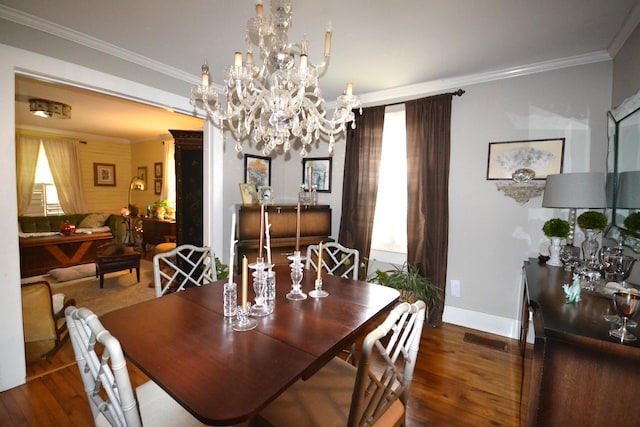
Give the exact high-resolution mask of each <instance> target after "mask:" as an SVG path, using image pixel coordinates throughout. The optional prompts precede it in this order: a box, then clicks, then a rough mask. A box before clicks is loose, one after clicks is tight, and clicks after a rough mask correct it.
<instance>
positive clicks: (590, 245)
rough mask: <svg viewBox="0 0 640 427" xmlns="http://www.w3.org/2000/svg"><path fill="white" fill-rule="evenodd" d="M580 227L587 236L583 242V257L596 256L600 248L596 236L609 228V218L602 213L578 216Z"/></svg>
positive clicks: (590, 212) (592, 212)
mask: <svg viewBox="0 0 640 427" xmlns="http://www.w3.org/2000/svg"><path fill="white" fill-rule="evenodd" d="M578 225H579V226H580V228H581V229H582V231H583V232H584V236H585V239H584V241H583V242H582V256H583V257H584V258H585V259H588V258H591V257H594V256H596V254H597V252H598V247H599V246H600V244H599V243H598V241H597V240H596V235H597V234H598V233H599V232H601V231H602V230H604V229H605V227H606V226H607V216H606V215H605V214H603V213H601V212H596V211H586V212H583V213H582V214H580V216H578Z"/></svg>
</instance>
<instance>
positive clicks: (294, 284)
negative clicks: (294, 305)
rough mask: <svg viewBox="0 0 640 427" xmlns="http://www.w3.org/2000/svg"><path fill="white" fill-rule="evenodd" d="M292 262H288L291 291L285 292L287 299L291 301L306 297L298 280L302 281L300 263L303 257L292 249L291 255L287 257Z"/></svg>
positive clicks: (301, 265)
mask: <svg viewBox="0 0 640 427" xmlns="http://www.w3.org/2000/svg"><path fill="white" fill-rule="evenodd" d="M287 258H289V259H290V260H291V261H292V262H291V264H289V266H290V267H291V292H289V293H288V294H287V299H288V300H291V301H301V300H305V299H307V294H305V293H304V292H302V290H301V289H300V282H302V269H303V268H304V265H303V264H302V260H303V257H301V256H300V251H294V252H293V255H291V256H289V257H287Z"/></svg>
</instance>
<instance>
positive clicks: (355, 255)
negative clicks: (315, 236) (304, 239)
mask: <svg viewBox="0 0 640 427" xmlns="http://www.w3.org/2000/svg"><path fill="white" fill-rule="evenodd" d="M318 252H319V245H309V246H307V264H306V266H305V267H306V269H307V270H310V269H313V271H318ZM359 265H360V252H359V251H358V250H357V249H351V248H347V247H344V246H342V245H341V244H340V243H336V242H326V243H323V244H322V270H323V271H325V272H326V273H328V274H332V275H337V276H340V277H346V278H350V279H353V280H358V269H359Z"/></svg>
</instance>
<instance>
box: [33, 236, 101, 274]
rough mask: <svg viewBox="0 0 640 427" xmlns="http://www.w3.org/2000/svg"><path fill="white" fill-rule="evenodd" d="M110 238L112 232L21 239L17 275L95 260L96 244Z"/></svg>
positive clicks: (98, 244) (41, 272)
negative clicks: (18, 273)
mask: <svg viewBox="0 0 640 427" xmlns="http://www.w3.org/2000/svg"><path fill="white" fill-rule="evenodd" d="M112 240H113V235H112V234H111V233H94V234H84V233H76V234H72V235H70V236H62V235H61V236H51V237H29V238H22V239H20V277H31V276H39V275H41V274H45V273H46V272H47V271H49V270H51V269H54V268H60V267H71V266H73V265H78V264H88V263H90V262H94V261H95V259H96V251H97V249H98V247H99V246H101V245H103V244H105V243H109V242H111V241H112Z"/></svg>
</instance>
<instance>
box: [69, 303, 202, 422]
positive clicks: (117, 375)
mask: <svg viewBox="0 0 640 427" xmlns="http://www.w3.org/2000/svg"><path fill="white" fill-rule="evenodd" d="M65 316H66V319H67V327H68V329H69V336H70V337H71V342H72V345H73V352H74V353H75V356H76V362H77V364H78V369H79V370H80V376H81V377H82V383H83V384H84V390H85V392H86V393H87V398H88V400H89V406H90V407H91V413H92V415H93V419H94V423H95V425H96V426H108V425H111V426H126V427H137V426H142V425H147V426H178V425H179V426H202V425H205V424H202V423H201V422H200V421H198V420H197V419H196V418H194V417H193V416H192V415H191V414H189V413H188V412H187V411H186V410H185V409H184V408H183V407H182V406H180V404H178V402H176V401H175V400H173V399H172V398H171V396H169V395H168V394H167V393H166V392H165V391H164V390H162V389H161V388H160V387H159V386H158V385H157V384H156V383H154V382H153V381H148V382H146V383H144V384H142V385H141V386H139V387H138V388H136V395H137V402H136V397H135V396H134V393H133V387H132V386H131V381H130V379H129V373H128V371H127V362H126V360H125V358H124V354H123V352H122V347H121V346H120V342H119V341H118V340H117V339H116V338H115V337H113V336H112V335H111V334H110V333H109V331H107V330H106V329H105V328H104V327H103V326H102V323H101V322H100V320H99V319H98V317H97V316H96V315H95V314H94V313H93V312H92V311H91V310H89V309H87V308H76V307H74V306H70V307H67V309H66V310H65ZM96 344H101V345H96ZM100 351H101V353H100ZM138 406H139V408H140V409H139V410H138Z"/></svg>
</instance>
